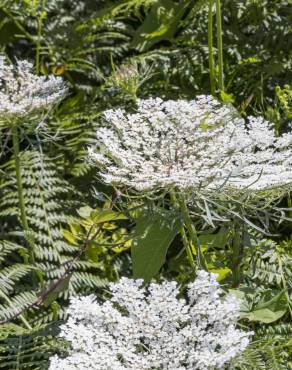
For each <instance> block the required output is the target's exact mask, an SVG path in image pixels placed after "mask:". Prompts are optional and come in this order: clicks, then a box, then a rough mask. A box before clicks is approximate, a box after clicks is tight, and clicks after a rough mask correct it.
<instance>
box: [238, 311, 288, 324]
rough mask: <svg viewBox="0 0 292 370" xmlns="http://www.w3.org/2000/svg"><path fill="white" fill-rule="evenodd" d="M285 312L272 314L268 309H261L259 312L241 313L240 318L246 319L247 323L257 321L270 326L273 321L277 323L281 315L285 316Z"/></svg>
mask: <svg viewBox="0 0 292 370" xmlns="http://www.w3.org/2000/svg"><path fill="white" fill-rule="evenodd" d="M285 313H286V310H279V311H275V312H273V311H272V310H269V309H268V308H263V309H260V310H255V311H252V312H246V313H244V312H243V313H242V314H241V315H240V317H241V318H246V319H248V320H249V321H259V322H262V323H264V324H270V323H272V322H274V321H277V320H278V319H280V318H281V317H282V316H283V315H285Z"/></svg>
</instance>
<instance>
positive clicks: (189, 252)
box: [170, 191, 196, 267]
mask: <svg viewBox="0 0 292 370" xmlns="http://www.w3.org/2000/svg"><path fill="white" fill-rule="evenodd" d="M170 199H171V201H172V204H173V205H174V207H175V208H176V209H180V205H179V202H178V200H177V197H176V194H175V192H174V191H171V192H170ZM180 234H181V237H182V241H183V245H184V247H185V249H186V253H187V257H188V260H189V262H190V265H191V266H192V267H195V266H196V265H195V261H194V256H193V253H192V250H191V247H190V243H189V241H188V238H187V234H186V231H185V229H184V227H182V228H181V229H180Z"/></svg>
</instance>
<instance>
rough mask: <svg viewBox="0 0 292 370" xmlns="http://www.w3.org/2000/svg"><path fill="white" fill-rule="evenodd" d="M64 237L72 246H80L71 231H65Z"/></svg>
mask: <svg viewBox="0 0 292 370" xmlns="http://www.w3.org/2000/svg"><path fill="white" fill-rule="evenodd" d="M63 236H64V238H65V239H66V240H67V241H68V242H69V243H70V244H73V245H78V240H77V239H76V237H75V235H73V234H72V233H71V232H70V231H69V230H66V229H63Z"/></svg>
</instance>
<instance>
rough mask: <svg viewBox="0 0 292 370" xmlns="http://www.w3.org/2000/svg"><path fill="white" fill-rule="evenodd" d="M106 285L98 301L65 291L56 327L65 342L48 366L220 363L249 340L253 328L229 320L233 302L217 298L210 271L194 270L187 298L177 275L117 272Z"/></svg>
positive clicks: (202, 367)
mask: <svg viewBox="0 0 292 370" xmlns="http://www.w3.org/2000/svg"><path fill="white" fill-rule="evenodd" d="M110 290H111V294H112V297H111V298H110V299H109V300H108V301H105V302H104V303H103V304H99V303H98V302H97V301H96V300H95V298H94V296H88V297H81V298H72V299H71V304H70V307H69V310H68V314H69V319H68V321H67V323H66V324H64V325H63V326H62V327H61V336H62V337H63V338H65V339H66V340H68V341H69V342H70V343H71V349H70V351H69V355H68V357H66V358H60V357H58V356H54V357H52V358H51V362H50V370H73V369H74V370H84V369H92V370H152V369H153V370H210V369H216V370H220V369H225V368H226V365H227V364H228V363H229V362H230V361H231V360H232V359H233V358H235V357H236V356H237V355H239V354H240V353H241V352H242V351H244V349H245V348H246V347H247V346H248V344H249V337H250V335H251V334H252V333H250V332H249V333H246V332H243V331H241V330H238V329H236V328H235V322H236V319H237V318H238V314H239V302H238V300H237V299H236V298H235V297H233V296H228V297H227V298H225V299H223V298H222V295H223V292H222V290H221V289H220V287H219V284H218V283H217V282H216V275H214V274H209V273H207V272H205V271H199V273H198V276H197V278H196V280H195V281H194V282H193V283H191V284H189V285H188V300H187V301H186V300H185V299H181V298H178V294H179V291H178V288H177V284H176V282H166V281H165V282H163V283H161V284H155V283H153V284H150V285H149V286H148V287H143V281H142V280H131V279H127V278H122V279H121V280H120V281H119V282H118V283H115V284H111V286H110Z"/></svg>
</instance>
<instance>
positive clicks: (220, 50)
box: [216, 0, 224, 91]
mask: <svg viewBox="0 0 292 370" xmlns="http://www.w3.org/2000/svg"><path fill="white" fill-rule="evenodd" d="M216 22H217V48H218V66H219V89H220V90H221V91H224V72H223V44H222V19H221V4H220V0H216Z"/></svg>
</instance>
